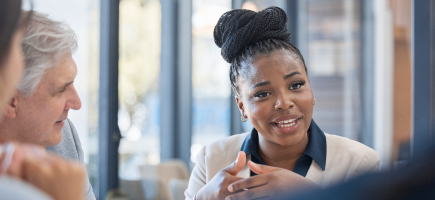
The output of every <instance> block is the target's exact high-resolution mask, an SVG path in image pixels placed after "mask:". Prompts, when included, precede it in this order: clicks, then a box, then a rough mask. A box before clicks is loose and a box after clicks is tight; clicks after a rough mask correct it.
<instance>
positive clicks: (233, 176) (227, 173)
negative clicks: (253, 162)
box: [195, 151, 246, 200]
mask: <svg viewBox="0 0 435 200" xmlns="http://www.w3.org/2000/svg"><path fill="white" fill-rule="evenodd" d="M245 163H246V154H245V152H243V151H240V152H239V155H238V156H237V159H236V161H234V162H233V163H232V164H231V165H229V166H227V167H226V168H224V169H222V170H221V171H219V172H218V173H217V174H216V175H215V176H214V177H213V178H212V179H211V180H210V182H208V183H207V184H205V186H204V187H202V188H201V189H200V190H199V191H198V193H196V195H195V199H196V200H222V199H224V198H225V197H226V196H228V195H230V194H231V193H232V192H229V191H228V190H227V188H228V185H229V184H231V183H233V182H235V181H239V180H242V179H243V178H240V177H237V174H238V173H239V172H240V171H241V170H242V169H243V167H244V166H245Z"/></svg>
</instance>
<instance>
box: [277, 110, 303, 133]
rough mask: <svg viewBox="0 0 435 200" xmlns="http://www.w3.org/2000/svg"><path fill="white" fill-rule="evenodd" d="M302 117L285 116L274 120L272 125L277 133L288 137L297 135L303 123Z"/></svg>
mask: <svg viewBox="0 0 435 200" xmlns="http://www.w3.org/2000/svg"><path fill="white" fill-rule="evenodd" d="M301 119H302V116H300V115H284V116H280V117H278V118H276V119H274V120H272V122H271V125H272V127H273V129H275V130H276V132H278V133H280V134H283V135H287V134H292V133H295V132H296V131H297V130H298V129H299V127H300V125H301V123H302V120H301Z"/></svg>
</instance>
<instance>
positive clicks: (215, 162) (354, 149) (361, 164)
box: [184, 133, 380, 200]
mask: <svg viewBox="0 0 435 200" xmlns="http://www.w3.org/2000/svg"><path fill="white" fill-rule="evenodd" d="M248 134H249V133H243V134H239V135H233V136H230V137H227V138H224V139H221V140H218V141H216V142H213V143H212V144H210V145H207V146H205V147H203V148H202V149H201V151H200V152H199V153H198V155H197V156H196V162H197V163H196V165H195V167H194V169H193V171H192V174H191V176H190V180H189V186H188V188H187V190H186V191H185V192H184V195H185V196H186V200H191V199H193V197H194V196H195V194H196V193H197V192H198V191H199V190H200V189H201V188H202V187H203V186H204V185H205V184H206V183H208V182H209V181H210V180H211V179H212V178H213V177H214V176H215V175H216V174H217V173H218V172H219V171H220V170H222V169H223V168H225V167H227V166H228V165H230V164H231V163H233V162H234V161H235V160H236V158H237V155H238V153H239V151H240V149H241V147H242V144H243V142H244V140H245V138H246V136H247V135H248ZM325 136H326V152H327V153H326V166H325V171H323V170H322V169H321V168H320V166H319V165H318V164H317V163H316V162H315V161H314V160H313V161H312V162H311V166H310V168H309V170H308V172H307V175H306V176H305V177H306V178H308V179H309V180H311V181H313V182H315V183H317V184H318V185H319V186H320V187H326V186H328V185H331V184H333V183H337V182H343V181H346V180H348V179H349V178H351V177H354V176H356V175H361V174H364V173H367V172H374V171H378V170H379V161H380V157H379V154H378V152H376V151H375V150H373V149H371V148H369V147H367V146H365V145H363V144H361V143H359V142H357V141H353V140H350V139H348V138H345V137H340V136H336V135H329V134H326V133H325ZM250 159H251V156H250V154H248V155H247V158H246V160H247V161H248V160H250ZM250 174H251V173H250V169H249V168H248V165H247V164H245V167H244V168H243V170H242V171H241V172H240V173H239V174H238V175H237V176H239V177H242V178H248V177H250Z"/></svg>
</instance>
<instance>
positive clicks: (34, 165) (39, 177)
mask: <svg viewBox="0 0 435 200" xmlns="http://www.w3.org/2000/svg"><path fill="white" fill-rule="evenodd" d="M51 172H52V171H51V169H50V166H49V164H48V163H47V162H45V161H44V160H43V159H40V157H36V156H35V155H33V154H28V155H26V157H24V159H23V174H24V179H25V180H27V181H29V182H30V183H33V184H35V185H36V186H38V185H40V184H41V183H42V182H43V181H44V180H45V179H50V178H49V177H50V176H51Z"/></svg>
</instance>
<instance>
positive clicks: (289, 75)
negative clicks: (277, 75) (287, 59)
mask: <svg viewBox="0 0 435 200" xmlns="http://www.w3.org/2000/svg"><path fill="white" fill-rule="evenodd" d="M296 74H300V75H302V74H301V73H300V72H292V73H290V74H287V75H285V76H284V80H285V79H288V78H290V77H292V76H294V75H296Z"/></svg>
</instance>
